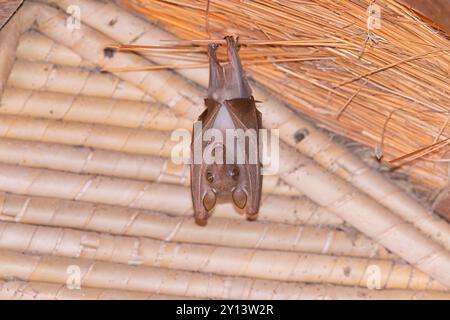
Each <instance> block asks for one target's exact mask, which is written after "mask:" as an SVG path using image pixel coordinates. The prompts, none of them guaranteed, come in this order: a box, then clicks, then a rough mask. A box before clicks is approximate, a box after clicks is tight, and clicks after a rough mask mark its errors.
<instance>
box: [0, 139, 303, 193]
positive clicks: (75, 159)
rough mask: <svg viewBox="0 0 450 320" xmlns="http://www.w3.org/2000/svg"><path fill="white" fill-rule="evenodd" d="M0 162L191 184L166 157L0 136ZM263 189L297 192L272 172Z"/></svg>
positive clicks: (184, 168) (181, 169)
mask: <svg viewBox="0 0 450 320" xmlns="http://www.w3.org/2000/svg"><path fill="white" fill-rule="evenodd" d="M0 162H3V163H7V164H14V165H26V166H29V167H35V168H46V169H52V170H61V171H69V172H74V173H80V174H94V175H96V174H100V175H105V176H110V177H118V178H129V179H135V180H147V181H148V180H150V181H157V182H162V183H171V184H181V185H185V186H188V185H189V184H190V179H189V175H190V172H189V168H188V167H187V166H185V165H182V164H179V165H178V164H175V163H173V162H172V161H171V160H170V159H168V158H161V157H155V156H147V155H131V154H127V153H123V152H115V151H108V150H101V149H93V148H85V147H79V146H67V145H61V144H49V143H41V142H31V141H23V140H15V139H2V138H0ZM263 192H264V193H271V194H277V195H285V196H299V195H300V193H299V192H298V191H297V190H295V189H293V188H292V187H290V186H289V185H287V184H286V183H285V182H283V181H281V179H280V178H279V177H278V176H275V175H270V176H269V175H268V176H265V177H264V180H263Z"/></svg>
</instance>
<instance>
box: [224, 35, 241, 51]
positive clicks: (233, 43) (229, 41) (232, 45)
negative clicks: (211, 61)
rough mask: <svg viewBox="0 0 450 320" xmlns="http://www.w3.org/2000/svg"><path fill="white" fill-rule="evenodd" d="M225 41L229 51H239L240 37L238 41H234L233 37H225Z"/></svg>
mask: <svg viewBox="0 0 450 320" xmlns="http://www.w3.org/2000/svg"><path fill="white" fill-rule="evenodd" d="M224 39H225V40H226V42H227V47H228V49H231V48H233V49H239V44H238V39H239V37H237V38H236V40H234V37H233V36H226V37H224Z"/></svg>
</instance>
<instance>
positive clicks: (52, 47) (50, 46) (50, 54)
mask: <svg viewBox="0 0 450 320" xmlns="http://www.w3.org/2000/svg"><path fill="white" fill-rule="evenodd" d="M16 58H17V59H23V60H28V61H34V62H38V61H43V62H51V63H54V64H61V65H65V66H70V67H79V68H85V69H94V68H95V64H93V63H91V62H88V61H86V60H84V59H83V58H82V57H81V56H80V55H79V54H77V53H75V52H74V51H73V50H71V49H69V48H67V47H65V46H63V45H61V44H59V43H56V42H55V41H53V40H51V39H49V38H48V37H46V36H44V35H43V34H41V33H39V32H37V31H35V30H28V31H27V32H25V33H23V34H22V35H21V36H20V38H19V43H18V45H17V48H16Z"/></svg>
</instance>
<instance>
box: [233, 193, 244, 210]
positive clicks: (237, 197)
mask: <svg viewBox="0 0 450 320" xmlns="http://www.w3.org/2000/svg"><path fill="white" fill-rule="evenodd" d="M232 197H233V202H234V204H235V205H236V206H237V207H238V208H239V209H244V207H245V205H246V203H247V194H246V193H245V191H244V190H242V188H236V189H234V191H233V193H232Z"/></svg>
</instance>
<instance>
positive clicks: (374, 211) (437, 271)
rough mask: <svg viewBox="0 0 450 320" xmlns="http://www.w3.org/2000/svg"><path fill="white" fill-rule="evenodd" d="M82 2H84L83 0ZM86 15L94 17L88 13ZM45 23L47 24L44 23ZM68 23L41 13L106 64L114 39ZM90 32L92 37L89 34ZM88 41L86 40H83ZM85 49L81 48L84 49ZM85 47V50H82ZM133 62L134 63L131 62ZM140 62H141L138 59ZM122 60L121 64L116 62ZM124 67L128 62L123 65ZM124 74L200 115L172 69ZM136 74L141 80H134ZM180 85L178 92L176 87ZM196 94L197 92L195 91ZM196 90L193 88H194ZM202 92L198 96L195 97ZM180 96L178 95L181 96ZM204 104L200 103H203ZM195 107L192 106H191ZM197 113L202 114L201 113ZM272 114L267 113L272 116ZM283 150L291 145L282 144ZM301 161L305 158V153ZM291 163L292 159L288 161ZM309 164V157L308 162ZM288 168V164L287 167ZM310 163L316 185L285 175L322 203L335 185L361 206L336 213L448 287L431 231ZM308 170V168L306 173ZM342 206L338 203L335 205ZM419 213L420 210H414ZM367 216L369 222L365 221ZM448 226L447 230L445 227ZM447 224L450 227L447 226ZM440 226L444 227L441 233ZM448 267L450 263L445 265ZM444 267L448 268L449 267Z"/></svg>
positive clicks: (51, 27) (178, 108) (443, 237)
mask: <svg viewBox="0 0 450 320" xmlns="http://www.w3.org/2000/svg"><path fill="white" fill-rule="evenodd" d="M77 3H79V1H78V2H77ZM60 5H62V2H60ZM89 11H90V10H89V9H86V11H85V12H89ZM85 16H89V15H88V14H87V15H86V14H85ZM44 21H45V24H44V23H43V22H44ZM62 21H63V17H62V16H59V14H58V12H56V11H55V10H53V9H51V8H49V7H47V9H45V14H44V15H41V21H40V22H39V21H38V28H39V30H40V31H42V32H44V33H45V34H47V35H49V36H50V37H51V38H53V39H54V40H57V41H60V42H63V43H64V44H66V45H68V46H69V47H74V43H75V41H76V43H77V46H76V48H75V49H78V50H79V51H78V52H79V53H80V54H81V53H84V55H83V57H84V58H86V59H89V60H91V61H96V62H98V63H99V64H100V65H103V66H104V65H105V61H98V55H97V56H96V57H93V56H89V55H90V54H92V53H95V52H99V50H101V45H100V44H101V43H105V42H107V41H108V38H106V37H104V36H101V35H100V34H98V33H95V32H94V31H93V30H92V29H88V28H86V27H85V26H84V27H83V28H81V29H80V30H77V31H78V32H77V33H76V34H73V33H72V35H71V36H67V35H66V36H64V34H65V33H66V31H65V30H64V28H61V27H60V28H58V27H57V25H58V24H60V25H61V22H62ZM88 33H89V36H87V34H88ZM81 40H83V41H81ZM83 46H88V47H89V48H90V50H89V51H90V52H89V53H88V52H87V50H82V48H83ZM80 49H81V50H80ZM81 51H83V52H81ZM118 58H119V59H118ZM121 59H125V58H124V57H123V55H119V54H116V55H115V58H114V59H110V60H109V61H108V62H107V64H108V66H111V67H114V66H118V65H117V62H120V60H121ZM111 60H114V63H113V62H111ZM128 62H129V65H137V66H139V65H145V62H144V61H143V60H142V59H138V58H137V57H129V58H128ZM130 62H131V63H130ZM134 62H136V63H134ZM115 63H116V65H114V64H115ZM122 65H123V64H122ZM150 74H151V75H152V77H155V76H156V75H157V76H158V81H157V82H156V83H158V84H159V86H157V87H152V88H150V89H148V87H147V86H148V84H149V83H147V81H150V79H149V75H150ZM122 76H123V77H127V78H129V79H131V78H133V79H134V80H133V79H131V80H133V81H134V83H137V82H139V83H140V86H142V88H144V87H145V88H147V90H148V91H147V92H149V93H150V94H152V95H153V94H159V96H155V98H156V99H157V100H158V101H160V102H163V103H166V104H167V105H169V106H170V107H172V109H173V110H174V111H175V112H176V113H177V114H179V115H181V116H186V117H188V118H191V119H192V118H194V115H193V114H192V111H193V109H194V108H193V106H195V105H196V104H195V103H194V104H193V101H192V100H188V99H187V98H186V96H183V95H180V90H181V92H183V90H184V91H186V88H187V87H188V83H186V82H184V80H183V79H181V78H175V77H174V76H173V73H169V72H162V71H157V72H155V73H147V74H146V75H141V76H139V75H137V74H136V72H130V73H128V74H127V75H126V76H125V75H122ZM134 77H135V78H134ZM169 78H170V84H171V86H170V87H167V86H166V87H164V90H163V89H162V84H164V83H166V81H167V80H168V79H169ZM164 80H166V81H164ZM151 82H152V83H153V84H154V83H155V79H152V81H151ZM176 87H178V89H177V90H175V89H172V88H176ZM192 90H193V91H192V92H196V91H195V90H194V89H192ZM189 91H191V88H190V89H189ZM194 96H196V95H194ZM176 97H177V98H176ZM197 105H200V104H197ZM189 107H190V108H189ZM194 114H198V113H197V112H195V113H194ZM266 118H267V117H266ZM282 146H283V148H284V147H285V146H284V145H282ZM284 150H289V151H284V152H287V154H285V156H287V157H286V158H290V159H291V160H290V162H289V163H284V167H286V168H289V169H290V170H294V169H295V165H296V164H297V162H296V161H294V160H292V159H293V158H292V157H293V155H294V154H295V153H294V152H293V150H291V149H287V148H284ZM300 159H301V160H302V161H303V160H307V159H303V158H302V157H300ZM284 161H286V160H284ZM306 162H308V161H306ZM282 167H283V165H282ZM308 167H309V168H310V169H311V170H313V171H316V172H317V173H318V175H316V176H313V175H311V174H310V173H311V172H307V176H308V179H307V180H308V181H310V182H312V183H311V184H306V183H300V181H298V180H296V177H295V176H294V174H291V173H289V172H287V171H285V179H286V181H289V183H291V184H292V185H294V186H296V187H297V188H299V189H300V190H301V191H302V192H304V193H305V194H306V195H308V196H309V197H311V198H312V199H314V200H315V201H319V203H323V204H327V203H328V204H329V203H330V202H329V201H328V199H323V194H321V192H319V190H320V188H322V187H323V188H324V190H329V191H330V192H331V191H333V190H330V189H334V192H333V193H334V195H335V196H334V197H333V198H334V201H335V200H336V199H337V197H336V196H338V195H339V196H340V198H341V199H345V200H346V201H345V203H346V204H347V205H348V204H353V206H354V207H356V210H349V211H345V210H343V208H344V207H345V206H342V205H341V206H337V207H336V206H332V207H330V209H331V210H333V212H335V213H336V214H338V215H340V216H341V217H345V219H346V220H347V221H348V222H350V223H352V224H353V225H354V226H356V227H357V228H358V229H359V230H360V231H362V232H364V233H366V234H368V235H370V236H372V237H374V238H375V239H377V240H378V241H380V243H382V244H383V245H385V246H386V247H387V248H388V249H390V250H392V251H393V252H395V253H397V254H399V255H400V256H401V257H403V258H404V259H405V260H407V261H408V262H410V263H412V264H413V265H416V266H417V267H418V268H419V269H421V270H422V271H425V272H427V273H428V274H430V275H432V276H433V277H435V278H436V279H437V280H439V281H441V282H442V283H443V284H444V285H446V286H447V287H449V286H450V275H449V274H447V273H446V272H445V270H448V269H450V257H449V254H448V252H446V251H444V250H443V248H442V247H440V246H438V245H437V244H436V243H435V242H433V241H431V240H430V239H428V238H427V237H426V236H425V235H422V234H421V233H420V232H418V231H417V230H416V229H415V228H414V227H412V226H411V225H408V224H405V223H404V222H403V221H402V220H401V219H400V218H397V217H395V216H394V215H392V214H391V213H390V212H389V211H387V210H386V209H384V208H383V207H382V206H381V205H379V204H378V203H376V202H375V201H373V200H372V199H370V198H369V197H367V196H365V195H363V194H362V193H360V192H358V191H357V190H356V189H355V188H352V187H351V186H350V185H349V184H347V183H344V182H343V181H341V180H339V179H337V178H336V177H335V176H331V174H329V173H326V172H325V171H324V170H323V169H321V168H319V167H318V166H312V165H309V163H308ZM301 172H303V173H305V171H304V170H303V171H301ZM321 178H326V180H321ZM310 185H315V186H317V187H318V188H317V189H316V188H310ZM340 187H343V188H342V189H339V188H340ZM331 204H336V203H331ZM349 212H351V213H353V212H358V215H357V216H356V215H352V214H350V213H349ZM414 214H415V213H414ZM419 216H420V218H421V219H420V220H417V221H414V223H415V225H416V226H419V227H421V228H422V230H425V231H431V232H427V233H428V234H429V235H430V236H431V237H433V239H434V240H436V241H439V242H441V243H442V244H446V247H447V248H448V247H449V246H448V243H449V242H450V241H448V238H449V237H450V232H447V229H448V228H449V226H448V225H446V224H445V225H443V224H441V222H442V221H438V222H437V223H435V222H431V221H430V220H429V216H428V215H427V216H422V215H419ZM362 220H364V221H362ZM424 221H426V222H427V223H428V224H427V225H428V226H432V228H431V229H433V230H427V229H426V228H424V227H423V225H422V223H423V222H424ZM371 222H374V223H376V224H377V228H375V229H374V228H371ZM442 228H444V229H442ZM446 228H447V229H446ZM436 230H439V231H438V232H436ZM412 247H419V248H420V250H417V251H414V252H412V251H411V248H412ZM444 266H445V267H444ZM443 270H444V271H443Z"/></svg>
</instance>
